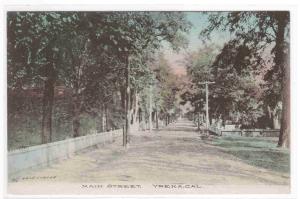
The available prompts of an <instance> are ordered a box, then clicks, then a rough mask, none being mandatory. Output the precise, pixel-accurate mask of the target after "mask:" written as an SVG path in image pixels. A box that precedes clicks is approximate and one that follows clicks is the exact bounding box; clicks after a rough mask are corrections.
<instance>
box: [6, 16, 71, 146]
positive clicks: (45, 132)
mask: <svg viewBox="0 0 300 199" xmlns="http://www.w3.org/2000/svg"><path fill="white" fill-rule="evenodd" d="M75 19H76V18H75V17H74V15H73V13H57V12H10V13H8V23H7V24H8V28H7V29H8V65H9V69H8V71H9V72H8V76H9V78H8V79H9V81H8V84H9V88H12V89H14V88H15V87H19V86H20V85H23V86H24V85H27V86H35V85H40V84H43V86H44V89H43V90H44V91H43V113H42V143H47V142H50V141H51V135H52V109H53V101H54V85H55V82H56V78H57V72H56V71H57V65H58V59H57V58H58V54H59V49H58V48H57V45H58V41H59V35H60V34H62V33H63V32H64V31H65V30H66V28H68V27H70V26H72V25H74V24H73V21H74V20H75ZM20 52H22V53H21V54H22V55H21V56H20ZM20 74H22V76H21V77H20ZM41 82H42V83H41Z"/></svg>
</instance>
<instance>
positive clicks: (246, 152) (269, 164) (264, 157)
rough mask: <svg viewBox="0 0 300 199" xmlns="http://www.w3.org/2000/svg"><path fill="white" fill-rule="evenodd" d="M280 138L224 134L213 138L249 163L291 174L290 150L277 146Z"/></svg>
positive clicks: (225, 150) (215, 143) (228, 150)
mask: <svg viewBox="0 0 300 199" xmlns="http://www.w3.org/2000/svg"><path fill="white" fill-rule="evenodd" d="M277 141H278V138H270V137H241V136H222V137H216V138H215V139H213V141H212V144H213V145H214V146H218V147H221V150H222V151H223V152H225V153H229V154H232V155H234V156H236V157H237V158H239V159H240V160H242V161H243V162H246V163H247V164H250V165H253V166H257V167H263V168H265V169H269V170H272V171H276V172H280V173H285V174H289V172H290V152H289V150H287V149H281V148H278V147H277Z"/></svg>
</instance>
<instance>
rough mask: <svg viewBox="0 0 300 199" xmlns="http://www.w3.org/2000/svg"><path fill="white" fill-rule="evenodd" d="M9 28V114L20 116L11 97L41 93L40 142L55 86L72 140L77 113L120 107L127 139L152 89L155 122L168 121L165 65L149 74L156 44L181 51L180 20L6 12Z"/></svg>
mask: <svg viewBox="0 0 300 199" xmlns="http://www.w3.org/2000/svg"><path fill="white" fill-rule="evenodd" d="M7 25H8V27H7V30H8V35H7V36H8V44H7V45H8V46H7V50H8V64H7V65H8V98H9V99H8V102H9V105H8V106H9V113H8V114H9V115H10V114H13V111H14V110H15V111H18V110H20V109H19V108H18V109H17V108H16V107H15V106H16V103H13V100H14V97H13V94H15V93H19V92H21V91H24V90H26V89H27V90H28V89H29V88H30V89H31V90H32V88H40V89H41V90H42V93H41V97H42V113H41V116H42V121H41V122H42V125H41V126H42V128H41V135H42V143H47V142H51V140H52V131H53V130H52V128H53V107H54V105H55V102H56V101H55V95H56V94H55V92H56V88H57V86H61V87H63V88H64V91H68V92H69V94H70V98H69V99H70V100H69V103H70V104H71V112H72V114H71V118H72V130H73V136H74V137H77V136H79V135H80V119H81V115H82V114H83V113H88V114H90V115H102V116H103V115H104V114H108V113H107V108H108V107H109V105H111V104H115V106H120V109H118V115H121V116H122V117H123V119H125V123H124V125H125V126H126V131H125V132H126V134H129V132H130V126H131V125H132V124H133V123H135V121H140V118H141V117H140V116H139V115H140V114H141V112H147V111H146V105H145V104H144V105H143V102H146V100H145V97H146V95H145V93H147V89H149V88H150V87H153V89H152V91H151V92H152V93H153V96H156V97H154V98H153V99H152V100H151V102H154V104H155V106H153V107H154V108H153V110H155V111H156V112H157V113H156V114H157V117H156V118H158V115H159V114H160V116H159V117H160V118H162V117H164V116H165V115H169V111H170V110H169V109H171V106H169V107H170V108H166V106H165V105H164V104H168V103H173V102H172V100H173V99H172V97H170V96H172V94H171V93H165V92H173V91H172V88H170V86H169V85H170V83H169V81H172V80H168V79H170V78H169V77H171V76H170V73H169V72H167V70H166V69H164V68H163V67H166V64H161V65H159V66H158V67H157V66H156V68H155V67H154V65H155V64H157V63H155V60H156V59H155V57H157V56H156V51H157V50H158V49H159V48H160V47H161V45H162V42H165V43H169V44H170V45H171V47H172V48H173V49H174V50H178V49H179V48H180V47H181V46H183V45H184V43H185V39H184V37H183V34H184V33H185V32H187V31H189V28H190V24H189V22H188V21H187V20H186V17H185V15H184V14H183V13H179V12H9V13H8V21H7ZM161 61H162V58H159V63H161ZM151 66H152V68H151ZM171 79H172V78H171ZM173 79H174V78H173ZM157 82H159V83H157ZM168 86H169V87H168ZM167 87H168V88H167ZM169 88H170V89H171V90H170V91H167V90H166V89H169ZM155 92H156V93H155ZM154 93H155V94H154ZM148 103H149V102H148ZM21 111H22V110H21ZM23 111H24V110H23ZM148 112H151V113H149V114H150V115H152V112H153V111H152V110H151V111H148ZM149 114H148V115H149ZM144 115H145V114H144ZM121 125H122V124H121ZM119 127H120V126H119ZM126 141H127V139H126Z"/></svg>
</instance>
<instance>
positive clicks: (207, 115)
mask: <svg viewBox="0 0 300 199" xmlns="http://www.w3.org/2000/svg"><path fill="white" fill-rule="evenodd" d="M214 83H215V82H208V81H206V82H199V83H198V84H201V85H202V84H205V98H206V104H205V111H206V129H208V128H209V113H208V85H209V84H214Z"/></svg>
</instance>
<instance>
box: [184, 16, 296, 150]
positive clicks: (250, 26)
mask: <svg viewBox="0 0 300 199" xmlns="http://www.w3.org/2000/svg"><path fill="white" fill-rule="evenodd" d="M207 17H208V22H209V25H208V26H207V27H206V28H205V29H203V30H202V32H201V33H200V37H201V38H203V40H207V39H209V38H210V36H211V35H212V34H213V33H214V32H216V31H227V32H229V33H230V34H231V35H232V37H231V39H230V40H229V41H228V42H227V43H225V44H224V46H222V47H218V46H212V45H211V46H210V45H208V46H205V47H203V48H202V49H200V50H199V51H198V52H194V53H192V54H190V55H189V56H188V59H187V63H186V65H187V68H188V75H189V76H190V78H191V80H192V85H191V88H192V89H191V90H190V91H189V92H186V93H185V94H184V95H183V97H184V98H185V99H186V100H191V101H192V102H193V103H194V104H195V106H196V108H197V109H196V111H199V110H201V109H202V107H201V105H202V104H203V103H200V101H199V100H200V99H201V98H203V95H204V93H203V92H202V91H201V85H198V84H197V83H198V82H199V81H207V80H210V81H215V84H213V85H210V90H211V94H210V114H211V115H212V116H213V118H215V119H222V121H226V120H233V121H236V122H239V123H241V124H243V125H244V127H245V126H249V127H256V126H259V127H270V128H275V127H276V126H278V125H277V124H276V118H277V119H278V118H280V119H281V122H280V123H281V124H280V136H279V141H278V146H281V147H289V142H290V141H289V140H290V138H289V135H290V74H289V72H290V71H289V67H290V66H289V12H269V11H264V12H209V13H207ZM216 49H217V50H216ZM279 115H280V116H279ZM259 122H261V123H259Z"/></svg>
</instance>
